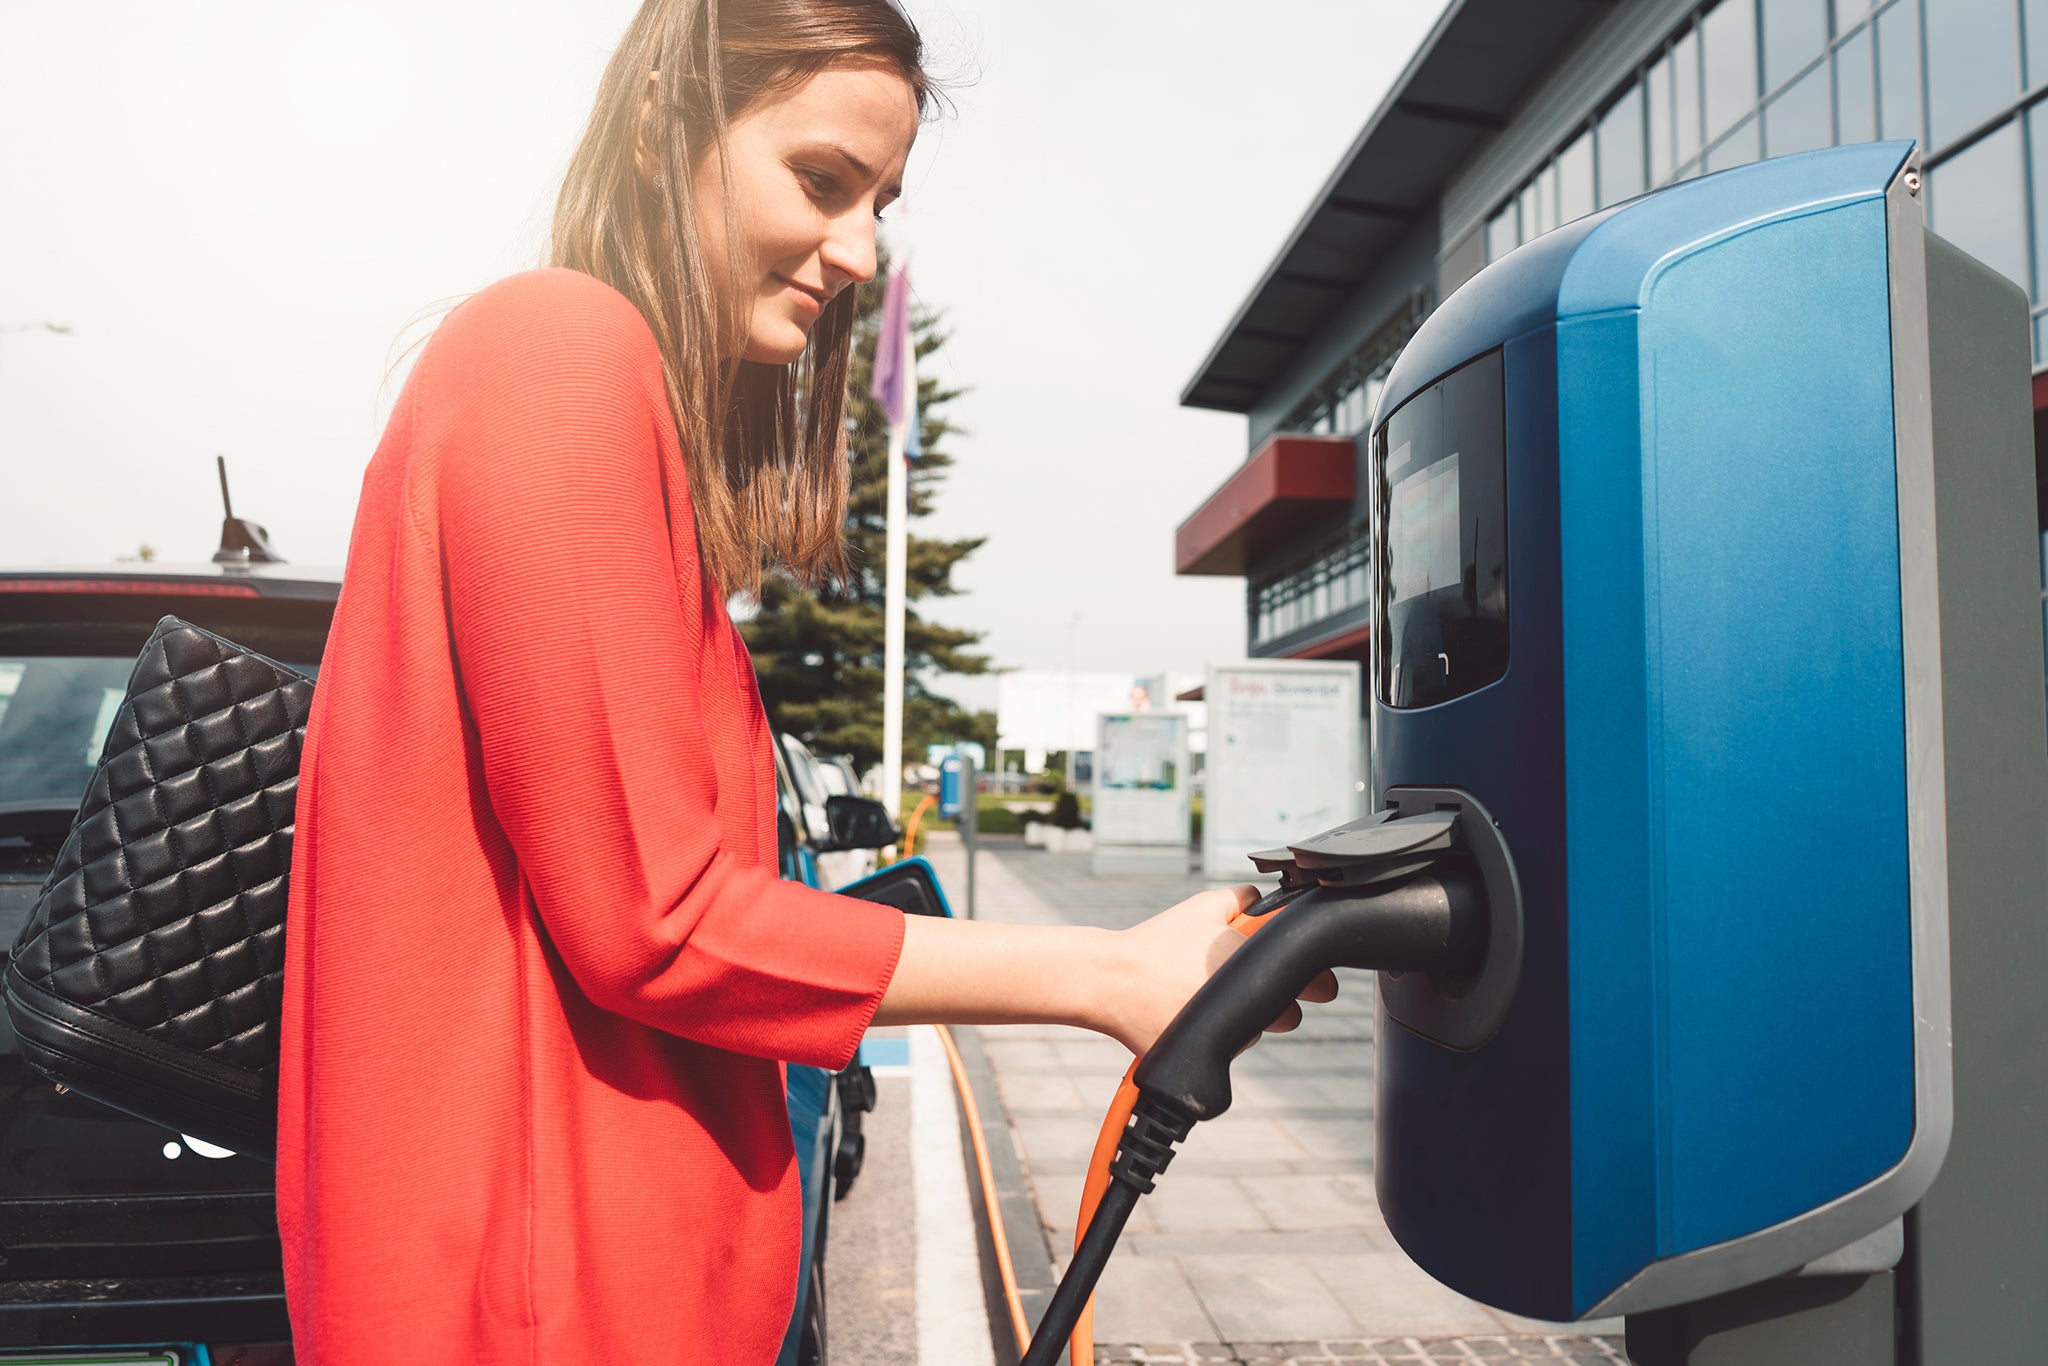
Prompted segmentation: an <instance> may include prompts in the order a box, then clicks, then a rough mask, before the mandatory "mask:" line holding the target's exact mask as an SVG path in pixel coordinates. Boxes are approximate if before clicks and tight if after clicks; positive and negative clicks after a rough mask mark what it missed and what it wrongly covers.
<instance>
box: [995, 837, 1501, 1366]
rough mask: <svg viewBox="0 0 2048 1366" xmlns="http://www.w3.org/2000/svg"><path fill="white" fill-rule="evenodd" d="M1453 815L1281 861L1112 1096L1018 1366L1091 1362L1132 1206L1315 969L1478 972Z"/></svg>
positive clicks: (1221, 1100)
mask: <svg viewBox="0 0 2048 1366" xmlns="http://www.w3.org/2000/svg"><path fill="white" fill-rule="evenodd" d="M1455 819H1456V818H1455V817H1453V816H1449V815H1438V814H1434V813H1432V815H1430V816H1422V817H1410V818H1402V819H1397V820H1384V821H1383V822H1375V824H1376V826H1377V828H1376V829H1374V830H1373V831H1371V832H1370V836H1371V837H1370V838H1369V839H1368V838H1363V837H1360V838H1358V839H1355V840H1354V845H1355V847H1356V850H1357V852H1356V853H1355V854H1347V855H1345V856H1343V857H1341V858H1335V857H1329V856H1325V857H1321V858H1319V859H1318V860H1317V866H1315V867H1313V868H1312V869H1303V868H1301V867H1299V866H1297V865H1296V864H1295V863H1294V861H1293V860H1290V859H1286V858H1285V857H1284V854H1285V851H1278V852H1279V853H1280V854H1281V855H1282V856H1283V857H1281V858H1278V859H1276V860H1275V861H1274V863H1275V866H1278V867H1280V869H1281V871H1282V873H1283V876H1284V878H1285V879H1286V880H1285V882H1284V883H1283V885H1282V887H1281V888H1280V889H1279V890H1278V891H1276V892H1274V893H1271V894H1270V895H1269V896H1268V897H1267V898H1264V899H1262V900H1261V901H1260V902H1259V903H1258V904H1257V905H1254V906H1253V907H1252V908H1251V909H1250V910H1249V911H1247V912H1245V913H1244V914H1243V915H1241V916H1240V917H1239V918H1238V922H1234V927H1235V928H1238V929H1239V930H1240V932H1241V933H1245V934H1253V932H1254V931H1256V932H1257V933H1256V935H1255V937H1253V938H1252V939H1251V941H1250V942H1249V943H1247V944H1246V945H1245V946H1244V947H1243V948H1240V949H1239V950H1238V951H1237V952H1236V953H1234V954H1232V955H1231V957H1230V958H1229V959H1227V960H1226V961H1225V962H1224V964H1223V966H1222V967H1221V968H1219V969H1217V971H1216V973H1215V974H1214V975H1213V976H1211V977H1210V979H1209V980H1208V982H1207V983H1205V984H1204V985H1203V986H1202V988H1201V989H1200V990H1199V991H1197V992H1196V993H1195V995H1194V996H1193V997H1192V998H1191V999H1190V1000H1189V1001H1188V1003H1187V1005H1185V1006H1183V1007H1182V1008H1181V1012H1180V1013H1179V1014H1178V1015H1176V1016H1175V1017H1174V1019H1173V1021H1172V1023H1171V1024H1169V1025H1168V1026H1167V1028H1166V1031H1165V1032H1164V1033H1163V1034H1161V1035H1160V1037H1159V1039H1158V1041H1157V1042H1156V1043H1155V1044H1154V1045H1153V1047H1152V1048H1151V1049H1150V1050H1149V1051H1148V1052H1147V1053H1146V1054H1145V1056H1144V1057H1143V1058H1140V1059H1139V1060H1138V1061H1137V1062H1136V1063H1134V1064H1133V1065H1132V1067H1131V1070H1130V1072H1129V1073H1127V1074H1126V1076H1125V1079H1124V1084H1123V1085H1122V1086H1121V1087H1119V1088H1118V1091H1117V1097H1116V1100H1115V1101H1114V1102H1113V1103H1112V1104H1111V1106H1110V1110H1109V1113H1108V1115H1107V1116H1105V1118H1104V1123H1103V1130H1102V1135H1101V1137H1100V1138H1098V1140H1097V1142H1096V1147H1095V1155H1094V1157H1093V1159H1092V1160H1091V1161H1090V1163H1089V1172H1088V1177H1087V1180H1086V1182H1085V1183H1084V1185H1083V1188H1082V1219H1081V1232H1080V1234H1079V1235H1078V1237H1077V1238H1076V1240H1075V1244H1074V1257H1073V1260H1072V1261H1071V1262H1070V1263H1069V1264H1068V1267H1067V1271H1066V1274H1065V1275H1064V1276H1062V1277H1061V1278H1060V1283H1059V1286H1058V1288H1057V1289H1055V1290H1054V1292H1053V1297H1052V1302H1051V1303H1050V1304H1049V1305H1048V1306H1047V1307H1046V1311H1045V1316H1044V1317H1043V1318H1042V1319H1041V1320H1040V1321H1039V1324H1038V1332H1037V1334H1036V1335H1035V1336H1034V1337H1033V1339H1032V1342H1031V1346H1030V1348H1029V1349H1028V1350H1027V1351H1026V1352H1025V1354H1024V1356H1023V1358H1022V1361H1021V1363H1020V1366H1054V1363H1055V1362H1057V1361H1058V1359H1059V1355H1060V1349H1061V1347H1063V1346H1067V1347H1070V1348H1071V1352H1072V1363H1073V1366H1093V1361H1094V1341H1093V1337H1094V1330H1093V1314H1092V1300H1093V1293H1094V1289H1095V1284H1096V1282H1097V1281H1098V1280H1100V1279H1101V1277H1102V1272H1103V1269H1104V1268H1105V1267H1106V1266H1107V1265H1108V1262H1109V1255H1110V1252H1111V1251H1112V1250H1113V1249H1114V1248H1115V1246H1116V1242H1117V1239H1118V1238H1119V1237H1120V1236H1121V1235H1122V1233H1123V1229H1124V1225H1125V1223H1127V1222H1128V1221H1129V1219H1130V1217H1131V1211H1132V1210H1134V1209H1135V1208H1136V1207H1137V1203H1138V1198H1139V1197H1140V1196H1142V1195H1144V1194H1146V1193H1148V1192H1149V1191H1151V1190H1152V1188H1153V1184H1154V1182H1155V1181H1156V1179H1157V1178H1158V1176H1159V1175H1160V1173H1162V1172H1164V1171H1165V1170H1166V1167H1167V1164H1168V1163H1170V1162H1171V1161H1172V1160H1173V1154H1174V1151H1175V1150H1176V1148H1177V1147H1178V1145H1179V1144H1180V1142H1181V1141H1182V1140H1183V1139H1185V1138H1186V1137H1187V1136H1188V1133H1189V1132H1190V1130H1192V1129H1193V1127H1194V1125H1195V1124H1196V1123H1198V1122H1200V1121H1202V1120H1206V1119H1214V1118H1215V1117H1216V1116H1218V1115H1220V1114H1222V1113H1223V1112H1224V1111H1225V1110H1227V1109H1229V1108H1230V1063H1231V1060H1232V1059H1233V1058H1235V1057H1236V1055H1237V1054H1238V1053H1239V1052H1241V1051H1242V1050H1243V1048H1244V1047H1245V1046H1246V1045H1247V1044H1249V1043H1250V1042H1251V1041H1252V1040H1254V1039H1256V1038H1257V1037H1258V1035H1259V1033H1260V1031H1261V1030H1263V1029H1264V1028H1265V1026H1266V1025H1268V1024H1270V1023H1272V1022H1273V1021H1274V1020H1276V1019H1278V1018H1279V1017H1280V1015H1281V1014H1282V1012H1284V1011H1285V1010H1286V1008H1287V1007H1288V1006H1289V1005H1290V1004H1292V1003H1293V1002H1294V1000H1295V999H1296V998H1297V997H1298V996H1299V995H1300V993H1301V992H1302V991H1303V990H1305V989H1306V988H1307V986H1308V984H1309V983H1310V982H1311V981H1313V980H1314V979H1315V977H1316V975H1317V974H1318V973H1321V972H1323V971H1324V970H1326V969H1329V968H1335V967H1353V968H1367V969H1379V970H1382V971H1391V972H1406V971H1420V972H1428V973H1431V974H1432V975H1439V974H1440V975H1442V976H1444V977H1446V978H1449V979H1457V978H1462V977H1467V976H1470V975H1471V974H1473V973H1475V972H1476V971H1477V970H1478V967H1479V964H1480V963H1481V962H1482V961H1483V959H1484V957H1485V953H1486V944H1487V914H1486V904H1487V903H1486V891H1485V884H1484V881H1483V879H1482V878H1481V875H1480V873H1479V871H1478V869H1477V867H1476V866H1475V865H1474V864H1473V862H1472V859H1471V857H1470V856H1469V855H1468V854H1466V853H1465V852H1464V851H1463V850H1461V849H1458V848H1457V847H1456V845H1455V842H1454V840H1453V838H1452V837H1453V833H1454V830H1455ZM1403 827H1405V829H1404V828H1403ZM1332 833H1335V832H1332ZM1319 838H1321V837H1319ZM1283 865H1284V866H1283ZM1261 866H1262V867H1265V866H1266V865H1265V863H1264V861H1263V860H1262V861H1261ZM1269 903H1270V904H1269ZM1247 922H1248V923H1249V924H1248V927H1247ZM1091 1206H1092V1207H1091Z"/></svg>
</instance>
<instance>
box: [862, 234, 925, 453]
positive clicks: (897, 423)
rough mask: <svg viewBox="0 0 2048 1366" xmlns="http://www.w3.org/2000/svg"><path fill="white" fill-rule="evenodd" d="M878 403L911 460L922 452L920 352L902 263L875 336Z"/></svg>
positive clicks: (874, 392)
mask: <svg viewBox="0 0 2048 1366" xmlns="http://www.w3.org/2000/svg"><path fill="white" fill-rule="evenodd" d="M868 392H869V393H870V394H872V395H873V396H874V400H875V402H877V403H879V404H881V405H882V411H883V412H884V413H885V414H887V415H888V418H889V427H890V429H891V431H892V433H898V432H900V433H901V437H902V441H901V449H902V451H903V453H904V455H905V457H906V458H908V459H912V460H914V459H916V458H917V457H918V456H919V455H920V454H922V451H921V449H920V445H921V443H920V441H919V434H918V421H917V352H916V343H915V342H914V341H913V339H912V337H911V331H910V268H909V266H908V265H902V266H898V267H897V268H896V269H895V270H893V271H891V272H889V287H888V292H887V293H885V294H884V295H883V296H882V330H881V332H880V333H879V334H877V335H876V337H875V377H874V382H873V383H872V384H870V385H869V386H868Z"/></svg>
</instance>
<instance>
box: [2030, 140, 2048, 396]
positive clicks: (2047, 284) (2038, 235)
mask: <svg viewBox="0 0 2048 1366" xmlns="http://www.w3.org/2000/svg"><path fill="white" fill-rule="evenodd" d="M2027 147H2028V160H2029V161H2030V162H2031V163H2032V165H2031V166H2030V168H2029V169H2030V170H2031V171H2032V172H2033V174H2031V175H2029V176H2028V177H2027V179H2028V181H2029V182H2030V187H2031V189H2032V194H2031V196H2030V198H2031V199H2032V201H2033V202H2032V205H2031V207H2032V209H2033V214H2034V287H2033V290H2032V293H2033V297H2034V300H2035V302H2036V303H2038V302H2040V301H2041V300H2043V299H2048V105H2044V104H2037V105H2035V106H2034V107H2033V108H2032V109H2029V110H2028V111H2027ZM2034 359H2035V361H2036V362H2038V361H2039V360H2040V359H2041V350H2040V348H2039V347H2036V348H2035V349H2034Z"/></svg>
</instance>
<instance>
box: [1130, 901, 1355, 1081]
mask: <svg viewBox="0 0 2048 1366" xmlns="http://www.w3.org/2000/svg"><path fill="white" fill-rule="evenodd" d="M1259 896H1260V889H1259V888H1257V887H1253V886H1249V885H1246V886H1241V887H1222V888H1216V889H1213V890H1210V891H1206V892H1197V893H1195V895H1193V896H1191V897H1189V898H1188V899H1187V900H1186V901H1183V902H1181V903H1180V904H1179V905H1177V906H1172V907H1169V908H1168V909H1166V910H1164V911H1161V912H1160V913H1159V914H1158V915H1155V916H1153V917H1152V918H1151V919H1150V920H1146V921H1143V922H1141V923H1139V924H1137V925H1134V926H1132V927H1131V928H1130V929H1128V930H1123V931H1121V932H1119V933H1118V934H1117V935H1116V936H1115V940H1116V952H1118V953H1119V954H1120V955H1121V956H1122V957H1123V958H1124V959H1125V961H1126V963H1127V965H1128V966H1127V967H1126V968H1125V969H1124V971H1123V973H1122V974H1120V975H1121V976H1122V978H1123V981H1122V983H1121V984H1120V986H1119V987H1118V988H1117V989H1116V990H1115V991H1113V992H1111V993H1110V995H1109V996H1108V997H1107V998H1106V999H1105V1000H1104V1002H1103V1005H1104V1007H1105V1018H1104V1019H1102V1020H1101V1021H1100V1022H1098V1023H1096V1024H1095V1026H1094V1027H1095V1028H1097V1029H1100V1030H1101V1031H1102V1032H1103V1033H1105V1034H1108V1035H1110V1036H1111V1037H1112V1038H1114V1039H1116V1040H1117V1042H1119V1043H1121V1044H1122V1045H1123V1046H1124V1047H1126V1048H1128V1049H1130V1050H1131V1052H1133V1053H1135V1054H1137V1055H1139V1056H1140V1057H1142V1056H1144V1054H1145V1052H1146V1050H1147V1049H1149V1048H1151V1047H1152V1045H1153V1044H1154V1043H1156V1042H1157V1041H1158V1039H1159V1036H1160V1034H1161V1033H1163V1032H1164V1031H1165V1029H1166V1026H1167V1024H1168V1023H1170V1022H1171V1021H1172V1019H1173V1017H1174V1016H1175V1015H1177V1014H1179V1013H1180V1008H1181V1007H1182V1006H1184V1005H1186V1004H1187V1002H1188V998H1189V997H1191V996H1193V995H1194V994H1195V992H1196V991H1197V990H1198V989H1199V988H1200V987H1201V985H1202V984H1203V983H1204V982H1206V981H1208V980H1209V978H1210V977H1211V976H1212V975H1213V974H1214V973H1215V971H1216V969H1218V968H1219V967H1222V966H1223V960H1224V959H1226V958H1228V957H1230V955H1231V954H1233V953H1236V952H1237V950H1238V949H1239V948H1240V947H1242V946H1243V944H1244V941H1245V936H1244V935H1242V934H1240V933H1238V932H1237V931H1236V930H1234V929H1231V928H1230V922H1231V920H1232V919H1233V918H1234V917H1236V916H1237V915H1238V914H1239V913H1240V912H1241V911H1244V910H1247V909H1249V908H1250V906H1251V905H1252V903H1253V902H1255V901H1257V900H1258V899H1259ZM1336 995H1337V978H1336V976H1335V974H1333V973H1329V972H1324V973H1321V974H1319V975H1317V977H1316V978H1315V980H1314V981H1312V982H1310V983H1309V984H1308V986H1307V988H1306V989H1304V990H1303V992H1302V993H1301V997H1300V999H1301V1000H1303V1001H1329V1000H1333V999H1335V998H1336ZM1300 1023H1301V1006H1300V1005H1298V1004H1297V1005H1292V1006H1289V1007H1288V1008H1287V1011H1286V1013H1285V1014H1283V1015H1282V1016H1281V1017H1280V1018H1279V1019H1277V1020H1275V1021H1273V1023H1272V1024H1270V1025H1268V1026H1266V1032H1267V1033H1269V1034H1272V1033H1283V1032H1285V1031H1287V1030H1290V1029H1293V1028H1294V1027H1295V1026H1296V1025H1298V1024H1300Z"/></svg>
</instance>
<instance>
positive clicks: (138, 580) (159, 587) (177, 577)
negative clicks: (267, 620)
mask: <svg viewBox="0 0 2048 1366" xmlns="http://www.w3.org/2000/svg"><path fill="white" fill-rule="evenodd" d="M0 581H4V582H8V583H13V584H20V585H23V586H24V587H28V586H30V585H36V584H47V585H49V587H50V590H51V591H53V592H67V591H68V592H107V593H119V592H121V591H122V590H123V588H124V587H127V588H130V589H132V590H134V591H137V592H144V593H162V592H176V590H177V589H178V588H180V587H183V586H185V585H193V586H195V587H197V586H202V585H204V586H213V585H220V584H227V583H232V584H240V585H246V586H247V588H249V589H253V590H254V596H257V597H264V598H310V599H315V600H318V601H324V602H333V601H334V600H335V599H336V598H337V597H338V596H339V595H340V593H341V570H340V569H339V568H334V567H330V566H327V565H303V564H281V563H276V562H270V563H265V562H262V561H257V562H254V563H230V564H213V563H210V562H206V561H201V562H199V563H196V564H157V563H149V564H144V563H141V562H137V563H134V564H91V565H17V566H0ZM31 591H32V590H31ZM202 591H203V589H202Z"/></svg>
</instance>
